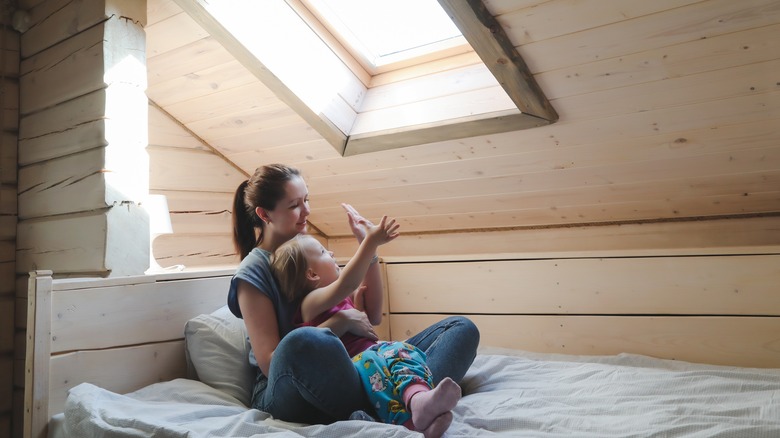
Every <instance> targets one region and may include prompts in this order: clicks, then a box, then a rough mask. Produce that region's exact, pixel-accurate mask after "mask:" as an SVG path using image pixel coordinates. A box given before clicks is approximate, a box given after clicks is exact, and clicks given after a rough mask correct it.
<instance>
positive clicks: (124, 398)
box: [25, 270, 780, 438]
mask: <svg viewBox="0 0 780 438" xmlns="http://www.w3.org/2000/svg"><path fill="white" fill-rule="evenodd" d="M230 275H231V271H230V270H216V271H202V272H178V273H168V274H160V275H156V276H140V277H124V278H113V279H111V278H110V279H62V280H59V279H58V280H53V279H52V278H51V272H48V271H37V272H34V273H32V274H31V276H30V281H29V285H30V288H29V296H28V302H29V308H28V339H27V341H28V346H27V361H26V362H27V368H26V382H25V436H26V437H27V436H32V437H36V438H38V437H45V436H47V435H48V436H52V437H68V436H73V437H84V436H90V437H185V436H186V437H228V436H230V437H250V436H278V437H298V436H306V437H308V436H312V437H314V436H317V437H322V436H326V437H327V436H333V437H336V436H338V437H343V436H383V437H407V436H422V435H420V434H416V433H414V432H410V431H408V430H406V429H404V428H401V427H396V426H388V425H384V424H380V423H373V422H367V421H342V422H338V423H334V424H331V425H305V424H296V423H288V422H284V421H279V420H275V419H273V418H271V417H270V416H269V415H268V414H266V413H264V412H261V411H258V410H254V409H248V408H247V407H246V402H247V399H248V393H247V392H246V389H245V386H246V385H245V384H244V383H245V382H246V381H247V380H248V379H251V369H249V368H248V366H247V365H246V363H245V361H243V360H240V359H241V358H243V357H244V356H242V354H244V352H245V351H246V348H247V345H246V340H245V329H244V327H243V324H242V323H241V321H240V320H237V319H235V318H234V317H232V315H230V314H229V312H227V310H226V308H225V307H224V299H225V298H224V297H225V290H226V288H227V284H228V282H229V279H230ZM462 387H463V390H464V397H463V398H462V399H461V401H460V402H459V403H458V405H457V407H456V408H455V410H454V422H453V425H452V426H451V428H450V430H449V431H448V432H447V435H446V436H450V437H474V436H494V435H504V436H530V437H536V436H538V437H564V436H565V437H571V436H577V437H591V436H592V437H613V436H619V437H627V436H637V437H645V436H691V437H713V436H724V437H725V436H740V437H741V436H751V437H762V436H766V437H770V436H780V369H776V368H746V367H735V366H719V365H704V364H696V363H690V362H685V361H679V360H668V359H659V358H653V357H649V356H645V355H640V354H625V353H624V354H613V355H599V356H594V355H589V356H585V355H571V354H555V353H534V352H530V351H523V350H518V349H509V348H499V347H491V346H488V345H483V346H482V347H480V351H479V354H478V356H477V358H476V360H475V362H474V364H473V366H472V367H471V369H470V370H469V372H468V373H467V375H466V377H465V378H464V380H463V382H462Z"/></svg>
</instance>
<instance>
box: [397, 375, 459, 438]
mask: <svg viewBox="0 0 780 438" xmlns="http://www.w3.org/2000/svg"><path fill="white" fill-rule="evenodd" d="M458 400H460V386H458V384H457V383H455V381H454V380H452V379H450V378H449V377H445V378H444V379H443V380H442V381H441V382H439V384H438V385H437V386H436V387H435V388H433V389H432V390H430V391H425V392H418V393H417V394H415V395H414V396H412V399H411V400H410V401H409V410H411V411H412V423H414V428H415V430H417V431H418V432H422V431H425V430H427V429H428V428H429V426H432V425H433V423H434V422H436V420H437V419H438V418H439V417H441V416H442V414H445V413H449V412H450V411H451V410H452V408H454V407H455V405H457V404H458ZM449 419H450V420H449V422H447V427H449V423H451V422H452V414H450V415H449ZM444 430H447V429H446V428H445V429H444ZM442 433H444V432H443V431H442ZM425 436H426V438H427V437H428V434H427V433H426V434H425Z"/></svg>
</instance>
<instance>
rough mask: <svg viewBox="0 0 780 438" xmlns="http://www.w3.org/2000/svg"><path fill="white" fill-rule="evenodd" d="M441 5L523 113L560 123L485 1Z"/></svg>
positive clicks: (457, 0)
mask: <svg viewBox="0 0 780 438" xmlns="http://www.w3.org/2000/svg"><path fill="white" fill-rule="evenodd" d="M439 4H440V5H441V7H442V8H443V9H444V11H445V12H447V15H449V16H450V18H451V19H452V21H453V22H454V23H455V25H456V26H458V29H460V31H461V33H462V34H463V36H464V37H465V38H466V41H468V42H469V44H471V47H472V48H473V49H474V50H475V51H476V52H477V54H478V55H479V57H480V58H481V59H482V62H484V63H485V65H486V66H487V68H488V69H489V70H490V71H491V72H492V73H493V76H495V77H496V79H497V80H498V82H499V83H500V84H501V86H502V87H504V90H506V92H507V94H508V95H509V96H510V97H511V98H512V101H513V102H514V103H515V105H517V108H518V109H519V110H520V111H522V112H523V113H527V114H530V115H533V116H536V117H539V118H542V119H545V120H547V121H548V122H550V123H553V122H555V121H556V120H558V113H557V112H556V111H555V109H554V108H553V107H552V105H551V104H550V102H549V101H548V100H547V98H546V97H545V95H544V92H542V89H541V87H539V84H537V83H536V80H535V79H534V76H533V75H532V74H531V71H530V70H529V69H528V66H527V65H526V64H525V61H523V58H522V57H521V56H520V53H518V51H517V49H515V47H514V45H512V42H511V41H509V38H508V37H507V35H506V32H504V29H503V28H502V27H501V25H500V24H499V23H498V21H496V19H495V18H494V17H493V15H492V14H491V13H490V11H488V10H487V8H486V7H485V5H484V4H483V3H482V1H480V0H439Z"/></svg>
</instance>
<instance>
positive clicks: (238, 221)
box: [233, 164, 301, 259]
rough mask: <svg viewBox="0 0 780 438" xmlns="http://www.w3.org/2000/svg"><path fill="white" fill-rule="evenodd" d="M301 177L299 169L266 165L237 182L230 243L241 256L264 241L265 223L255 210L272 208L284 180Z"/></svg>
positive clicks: (279, 196)
mask: <svg viewBox="0 0 780 438" xmlns="http://www.w3.org/2000/svg"><path fill="white" fill-rule="evenodd" d="M300 176H301V174H300V172H299V171H298V169H295V168H292V167H289V166H285V165H284V164H269V165H266V166H261V167H258V168H257V169H256V170H255V173H254V174H253V175H252V177H251V178H249V179H248V180H246V181H244V182H242V183H241V184H239V186H238V188H237V189H236V193H235V195H234V197H233V245H235V247H236V251H237V252H238V253H239V254H240V255H241V259H243V258H244V257H246V256H247V254H249V253H250V252H251V251H252V249H253V248H254V247H256V246H257V245H259V244H260V243H261V242H262V241H263V230H264V225H265V224H264V223H263V221H262V220H261V219H260V217H259V216H258V215H257V213H256V212H255V209H256V208H257V207H260V208H262V209H263V210H268V211H271V210H273V209H275V208H276V204H277V203H278V202H279V201H280V200H281V199H282V198H284V195H285V185H286V184H287V182H288V181H290V180H291V179H293V178H296V177H300Z"/></svg>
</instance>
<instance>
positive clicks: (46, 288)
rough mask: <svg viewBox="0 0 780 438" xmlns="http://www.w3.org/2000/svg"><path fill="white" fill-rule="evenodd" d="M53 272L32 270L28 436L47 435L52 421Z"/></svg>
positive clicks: (26, 383) (26, 396) (26, 404)
mask: <svg viewBox="0 0 780 438" xmlns="http://www.w3.org/2000/svg"><path fill="white" fill-rule="evenodd" d="M51 275H52V272H51V271H35V272H31V273H30V280H29V286H28V288H29V289H28V292H27V294H28V295H27V303H28V305H27V358H26V365H25V379H24V380H25V381H24V436H26V437H31V438H42V437H45V436H46V429H47V425H48V422H49V356H50V355H51V350H50V342H51V339H50V338H49V336H50V333H51V287H52V278H51Z"/></svg>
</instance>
